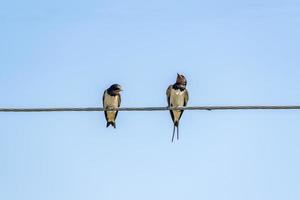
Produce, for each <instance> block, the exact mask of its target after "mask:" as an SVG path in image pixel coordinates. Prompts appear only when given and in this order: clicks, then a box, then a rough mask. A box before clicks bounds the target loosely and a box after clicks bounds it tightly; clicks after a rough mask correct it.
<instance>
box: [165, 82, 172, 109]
mask: <svg viewBox="0 0 300 200" xmlns="http://www.w3.org/2000/svg"><path fill="white" fill-rule="evenodd" d="M172 87H173V86H172V85H170V86H169V87H168V89H167V91H166V95H167V101H168V106H171V105H170V97H171V89H172Z"/></svg>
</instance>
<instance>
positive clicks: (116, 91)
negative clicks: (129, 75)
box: [107, 84, 122, 95]
mask: <svg viewBox="0 0 300 200" xmlns="http://www.w3.org/2000/svg"><path fill="white" fill-rule="evenodd" d="M107 91H108V92H109V94H111V95H118V94H120V92H121V91H122V87H121V85H119V84H113V85H111V86H110V87H109V88H108V89H107Z"/></svg>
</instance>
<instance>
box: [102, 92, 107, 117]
mask: <svg viewBox="0 0 300 200" xmlns="http://www.w3.org/2000/svg"><path fill="white" fill-rule="evenodd" d="M105 93H106V90H105V91H104V93H103V96H102V104H103V108H104V109H105V105H104V100H105ZM104 115H105V119H106V121H108V117H107V112H106V111H104Z"/></svg>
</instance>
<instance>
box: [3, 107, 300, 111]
mask: <svg viewBox="0 0 300 200" xmlns="http://www.w3.org/2000/svg"><path fill="white" fill-rule="evenodd" d="M165 110H208V111H212V110H300V106H187V107H122V108H116V109H104V108H100V107H77V108H0V112H99V111H165Z"/></svg>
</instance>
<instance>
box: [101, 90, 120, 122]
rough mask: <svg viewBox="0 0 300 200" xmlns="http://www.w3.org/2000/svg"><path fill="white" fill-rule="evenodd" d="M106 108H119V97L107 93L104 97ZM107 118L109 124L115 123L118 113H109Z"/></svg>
mask: <svg viewBox="0 0 300 200" xmlns="http://www.w3.org/2000/svg"><path fill="white" fill-rule="evenodd" d="M103 105H104V108H118V107H119V96H110V95H108V94H107V92H105V96H104V104H103ZM106 113H107V118H108V121H109V122H113V121H114V119H115V115H116V111H107V112H106Z"/></svg>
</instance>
